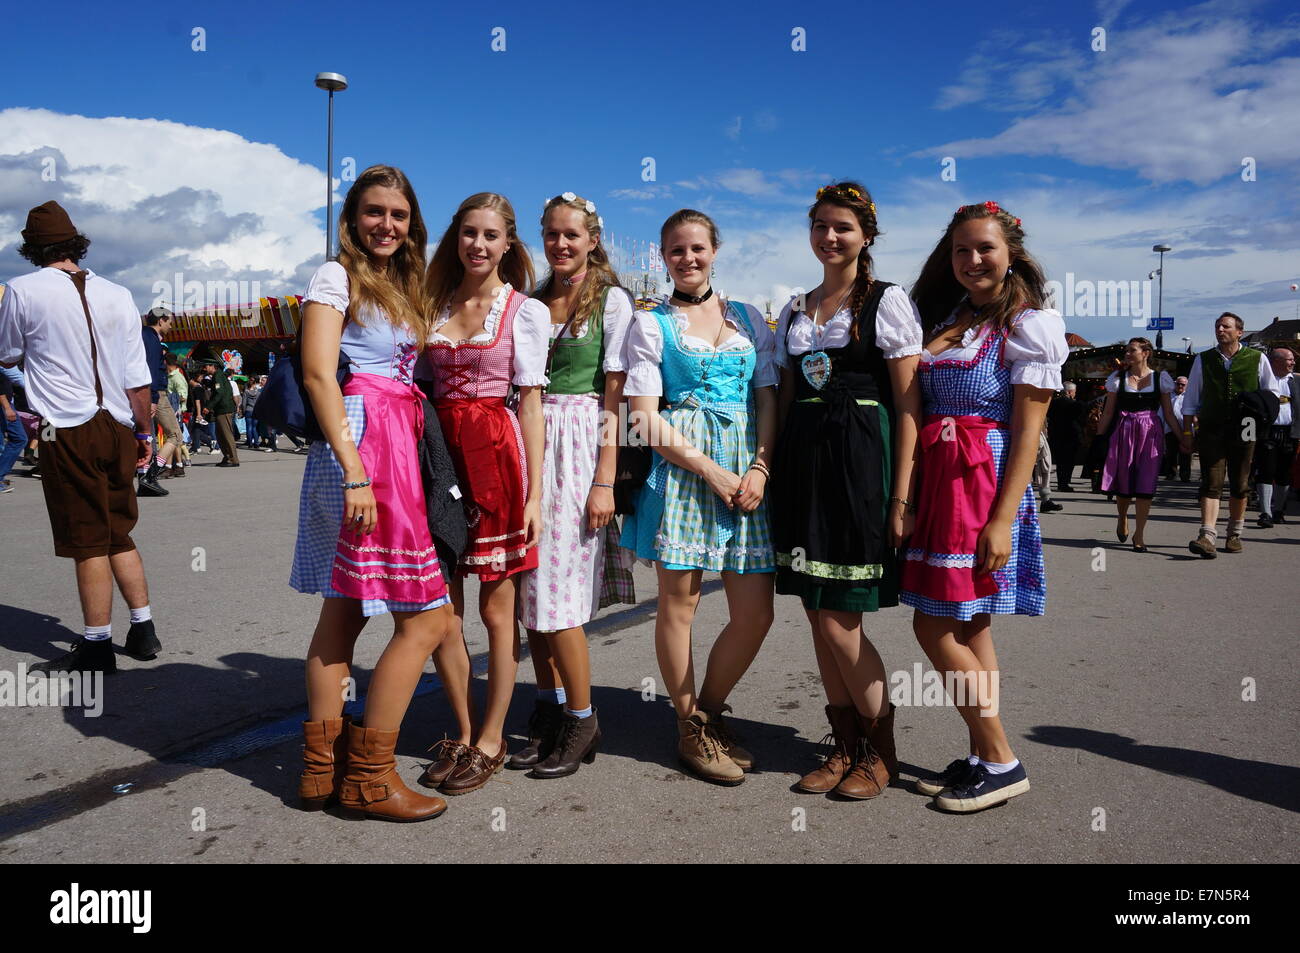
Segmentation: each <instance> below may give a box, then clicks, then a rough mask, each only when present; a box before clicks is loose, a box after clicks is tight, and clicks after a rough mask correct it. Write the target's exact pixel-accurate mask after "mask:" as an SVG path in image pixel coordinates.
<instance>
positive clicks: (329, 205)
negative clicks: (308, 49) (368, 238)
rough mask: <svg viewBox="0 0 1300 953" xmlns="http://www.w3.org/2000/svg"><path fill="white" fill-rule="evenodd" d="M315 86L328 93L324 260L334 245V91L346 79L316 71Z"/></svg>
mask: <svg viewBox="0 0 1300 953" xmlns="http://www.w3.org/2000/svg"><path fill="white" fill-rule="evenodd" d="M316 86H317V87H318V88H319V89H324V90H328V92H329V94H330V96H329V131H328V132H327V133H326V137H325V206H326V209H327V211H326V212H325V260H326V261H330V260H331V259H332V257H333V255H332V254H331V252H332V250H333V247H334V242H333V240H332V236H333V229H334V93H335V92H337V91H340V90H344V89H347V88H348V80H347V77H345V76H344V75H342V74H341V73H317V74H316Z"/></svg>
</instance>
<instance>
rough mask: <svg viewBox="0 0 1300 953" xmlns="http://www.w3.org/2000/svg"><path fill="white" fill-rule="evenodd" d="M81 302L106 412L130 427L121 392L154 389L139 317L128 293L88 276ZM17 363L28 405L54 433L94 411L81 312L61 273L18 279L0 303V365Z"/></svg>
mask: <svg viewBox="0 0 1300 953" xmlns="http://www.w3.org/2000/svg"><path fill="white" fill-rule="evenodd" d="M86 301H87V302H88V303H89V305H90V316H91V319H92V322H93V324H94V327H95V345H96V348H95V349H96V352H97V356H98V362H97V363H98V365H99V380H100V384H101V386H102V387H103V390H104V404H103V406H104V409H105V410H107V411H108V412H109V413H110V414H112V415H113V418H114V419H115V420H117V421H118V422H119V423H121V424H122V425H124V426H126V427H131V428H134V427H135V415H134V414H133V413H132V411H131V402H130V401H129V400H128V399H127V396H126V392H127V391H128V390H132V389H134V388H136V387H146V386H148V385H149V384H151V383H152V382H153V374H152V372H151V371H150V370H149V363H148V361H147V360H146V359H145V352H144V339H143V338H142V337H141V336H140V312H139V310H137V308H136V306H135V301H134V300H132V298H131V292H130V291H128V290H127V289H125V288H123V287H122V286H121V285H117V284H114V283H113V282H111V281H109V280H108V279H107V278H101V277H100V276H99V275H96V274H95V273H94V272H91V271H89V270H88V271H87V277H86ZM20 358H21V359H22V360H23V361H24V362H25V364H26V375H27V399H28V402H29V403H30V404H31V406H32V409H33V410H35V411H36V412H37V413H39V414H40V415H41V416H42V417H44V418H45V419H46V420H49V421H50V422H51V423H53V424H54V426H55V427H76V426H79V425H80V424H84V423H85V422H86V421H87V420H89V419H90V418H91V417H93V416H95V414H96V413H97V412H98V410H99V405H98V404H97V403H96V402H95V371H94V364H92V362H91V359H90V337H89V334H88V332H87V330H86V312H85V310H84V309H83V308H82V306H81V295H79V294H77V286H76V285H74V284H73V283H72V278H71V276H70V275H69V274H68V273H67V272H65V271H62V270H60V269H58V268H50V267H46V268H42V269H41V270H40V271H36V272H33V273H31V274H26V275H21V276H19V277H17V278H14V279H13V280H12V281H10V282H9V285H8V290H7V291H6V292H5V294H4V296H3V297H0V362H3V363H6V364H12V363H14V362H16V361H18V360H19V359H20Z"/></svg>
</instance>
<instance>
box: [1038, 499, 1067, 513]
mask: <svg viewBox="0 0 1300 953" xmlns="http://www.w3.org/2000/svg"><path fill="white" fill-rule="evenodd" d="M1039 509H1040V510H1041V511H1042V512H1044V513H1055V512H1056V511H1057V510H1063V509H1065V507H1064V506H1062V505H1061V504H1060V503H1057V502H1055V501H1053V500H1048V501H1047V502H1046V503H1044V504H1043V505H1042V506H1040V507H1039Z"/></svg>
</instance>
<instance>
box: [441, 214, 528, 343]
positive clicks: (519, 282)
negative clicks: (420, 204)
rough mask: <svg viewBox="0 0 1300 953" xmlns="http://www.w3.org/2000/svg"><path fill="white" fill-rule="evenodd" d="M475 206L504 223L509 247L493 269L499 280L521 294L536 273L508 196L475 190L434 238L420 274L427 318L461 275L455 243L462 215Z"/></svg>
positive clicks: (446, 301)
mask: <svg viewBox="0 0 1300 953" xmlns="http://www.w3.org/2000/svg"><path fill="white" fill-rule="evenodd" d="M475 209H488V210H489V211H493V212H496V213H497V214H498V215H500V216H501V218H502V220H503V221H504V222H505V223H506V241H508V242H509V243H510V247H509V248H508V249H506V253H505V254H504V255H502V256H501V263H500V264H499V265H497V273H498V274H499V275H500V276H501V279H502V280H503V281H507V282H509V283H510V285H511V286H512V287H513V288H514V289H515V290H516V291H518V292H520V293H521V294H531V293H532V290H533V284H534V282H535V281H536V275H535V273H534V271H533V259H532V257H531V256H530V255H529V254H528V246H527V245H525V244H524V243H523V242H522V241H521V240H520V239H519V233H518V231H517V230H516V229H515V209H514V206H512V205H511V204H510V200H509V199H507V198H506V197H505V196H504V195H498V194H497V193H496V192H476V193H475V194H473V195H471V196H470V197H469V198H467V199H466V200H465V201H463V202H461V203H460V207H459V208H457V209H456V214H455V215H453V216H452V217H451V224H449V225H448V226H447V230H446V231H445V232H443V233H442V238H441V239H439V240H438V247H437V249H436V250H435V251H434V253H433V260H432V261H430V262H429V267H428V269H427V270H426V273H425V278H424V288H425V295H426V297H427V299H428V305H429V314H430V315H431V320H437V317H438V315H439V314H441V313H442V309H443V308H445V307H446V306H447V305H448V304H450V303H451V297H452V295H454V294H455V293H456V288H457V287H459V286H460V282H461V279H462V278H464V277H465V266H464V265H463V264H461V260H460V252H459V249H458V244H459V241H460V238H459V236H460V227H461V224H462V223H463V222H464V221H465V216H466V215H468V214H469V213H470V212H472V211H474V210H475Z"/></svg>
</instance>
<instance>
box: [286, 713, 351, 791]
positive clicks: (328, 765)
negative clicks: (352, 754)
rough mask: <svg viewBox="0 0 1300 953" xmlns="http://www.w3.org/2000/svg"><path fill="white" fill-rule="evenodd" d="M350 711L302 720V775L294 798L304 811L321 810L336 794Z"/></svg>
mask: <svg viewBox="0 0 1300 953" xmlns="http://www.w3.org/2000/svg"><path fill="white" fill-rule="evenodd" d="M351 723H352V716H351V715H344V716H343V717H342V718H326V719H325V720H324V721H304V722H303V723H302V733H303V747H302V764H303V768H302V776H301V777H300V778H299V779H298V798H299V801H300V806H301V807H302V809H303V810H304V811H320V810H324V809H325V807H326V806H327V805H330V804H333V803H334V802H335V801H337V800H338V797H339V785H341V784H342V783H343V775H344V773H345V772H346V771H347V766H348V725H350V724H351Z"/></svg>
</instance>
